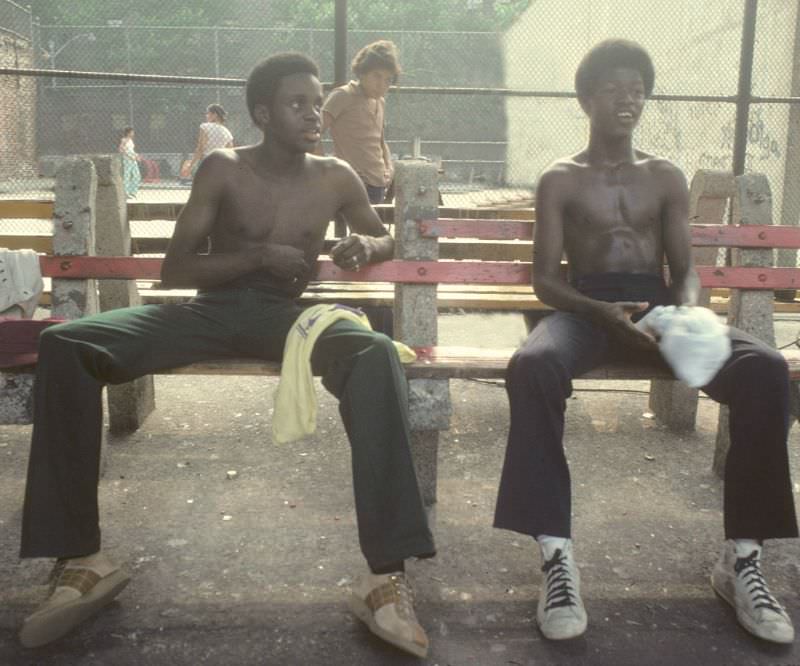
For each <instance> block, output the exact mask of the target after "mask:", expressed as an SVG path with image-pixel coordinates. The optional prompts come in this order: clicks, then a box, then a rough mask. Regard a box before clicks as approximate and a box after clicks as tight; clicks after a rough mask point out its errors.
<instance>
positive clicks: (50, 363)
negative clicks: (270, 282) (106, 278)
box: [21, 288, 435, 569]
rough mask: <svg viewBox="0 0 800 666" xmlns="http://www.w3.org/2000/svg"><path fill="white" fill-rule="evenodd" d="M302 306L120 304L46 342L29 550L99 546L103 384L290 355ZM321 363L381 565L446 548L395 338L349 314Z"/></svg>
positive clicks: (242, 298)
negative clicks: (426, 488) (413, 432)
mask: <svg viewBox="0 0 800 666" xmlns="http://www.w3.org/2000/svg"><path fill="white" fill-rule="evenodd" d="M301 311H302V308H301V307H299V306H298V305H297V304H295V303H294V301H292V300H291V299H288V298H286V297H284V296H279V295H276V294H274V293H269V292H265V291H259V290H254V289H244V288H239V289H230V290H220V291H216V292H209V293H206V294H202V295H200V296H198V297H197V298H196V299H195V300H193V301H191V302H189V303H184V304H180V305H145V306H141V307H136V308H122V309H119V310H111V311H109V312H104V313H103V314H100V315H96V316H93V317H85V318H83V319H78V320H75V321H72V322H69V323H66V324H61V325H58V326H52V327H51V328H49V329H47V330H46V331H44V333H43V334H42V336H41V338H40V345H39V347H40V350H39V362H38V365H37V368H36V385H35V395H34V401H35V402H34V410H35V411H34V425H33V438H32V443H31V455H30V461H29V465H28V479H27V486H26V490H25V506H24V511H23V522H22V547H21V555H22V557H76V556H80V555H87V554H90V553H93V552H95V551H97V550H98V549H99V547H100V527H99V520H98V508H97V483H98V473H99V469H98V468H99V460H100V435H101V427H102V407H101V400H100V398H101V390H102V387H103V385H104V384H107V383H108V384H118V383H122V382H127V381H130V380H132V379H135V378H136V377H141V376H142V375H146V374H150V373H152V372H157V371H158V370H161V369H164V368H172V367H176V366H180V365H186V364H188V363H193V362H198V361H203V360H211V359H220V358H226V357H236V356H252V357H255V358H262V359H265V360H269V361H279V360H280V359H281V357H282V355H283V347H284V342H285V340H286V335H287V333H288V331H289V329H290V327H291V326H292V324H293V323H294V321H295V319H296V318H297V316H298V315H299V314H300V312H301ZM311 362H312V368H313V369H314V371H315V373H317V374H319V375H321V376H322V381H323V384H324V385H325V388H327V389H328V390H329V391H330V392H331V393H333V394H334V395H335V396H336V397H337V398H338V399H339V411H340V413H341V415H342V421H343V423H344V426H345V429H346V431H347V435H348V438H349V440H350V445H351V450H352V463H353V487H354V491H355V505H356V514H357V518H358V532H359V542H360V544H361V549H362V552H363V553H364V555H365V557H366V559H367V562H368V563H369V565H370V566H371V567H372V568H373V569H376V568H381V567H384V566H386V565H388V564H390V563H395V562H397V561H399V560H402V559H405V558H407V557H412V556H418V557H424V556H429V555H431V554H433V552H434V550H435V548H434V544H433V539H432V537H431V533H430V530H429V528H428V524H427V519H426V516H425V511H424V508H423V505H422V499H421V496H420V492H419V488H418V485H417V478H416V473H415V471H414V466H413V462H412V459H411V453H410V449H409V441H410V434H409V425H408V400H407V383H406V378H405V373H404V371H403V368H402V366H401V365H400V360H399V358H398V356H397V352H396V350H395V348H394V345H393V344H392V342H391V340H389V338H387V337H386V336H385V335H382V334H380V333H375V332H373V331H369V330H368V329H365V328H363V327H361V326H359V325H357V324H355V323H353V322H350V321H338V322H336V323H334V324H333V325H332V326H330V327H329V328H328V329H326V330H325V331H324V332H323V333H322V334H321V335H320V337H319V338H318V340H317V342H316V344H315V346H314V351H313V354H312V357H311Z"/></svg>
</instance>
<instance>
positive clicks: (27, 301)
mask: <svg viewBox="0 0 800 666" xmlns="http://www.w3.org/2000/svg"><path fill="white" fill-rule="evenodd" d="M43 290H44V282H43V281H42V271H41V269H40V268H39V255H37V254H36V253H35V252H34V251H33V250H9V249H7V248H4V247H0V316H3V317H14V316H18V315H19V311H18V310H17V308H18V309H19V310H21V312H22V318H23V319H30V318H31V317H33V313H34V312H35V311H36V306H37V304H38V303H39V296H40V295H41V293H42V291H43Z"/></svg>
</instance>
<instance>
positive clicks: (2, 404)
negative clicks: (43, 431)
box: [0, 371, 34, 425]
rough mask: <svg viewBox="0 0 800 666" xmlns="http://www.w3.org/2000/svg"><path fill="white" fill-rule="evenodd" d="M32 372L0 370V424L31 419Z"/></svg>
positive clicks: (24, 422)
mask: <svg viewBox="0 0 800 666" xmlns="http://www.w3.org/2000/svg"><path fill="white" fill-rule="evenodd" d="M33 379H34V373H33V372H24V371H20V372H0V425H27V424H29V423H31V422H32V421H33Z"/></svg>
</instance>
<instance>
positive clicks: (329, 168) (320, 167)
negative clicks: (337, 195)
mask: <svg viewBox="0 0 800 666" xmlns="http://www.w3.org/2000/svg"><path fill="white" fill-rule="evenodd" d="M306 163H307V165H308V167H309V170H310V171H311V172H312V173H314V174H315V175H317V176H318V177H320V178H322V179H324V180H326V181H329V182H332V183H336V184H339V185H343V184H346V183H347V182H356V181H358V180H359V178H358V175H357V174H356V172H355V171H354V170H353V167H351V166H350V165H349V164H348V163H347V162H345V161H344V160H340V159H339V158H338V157H333V156H330V155H326V156H323V155H312V154H311V153H307V154H306Z"/></svg>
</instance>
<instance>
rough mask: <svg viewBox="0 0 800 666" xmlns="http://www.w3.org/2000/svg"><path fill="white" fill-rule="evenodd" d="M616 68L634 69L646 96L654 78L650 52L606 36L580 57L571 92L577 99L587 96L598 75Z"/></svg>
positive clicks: (593, 88)
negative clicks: (573, 89) (641, 82)
mask: <svg viewBox="0 0 800 666" xmlns="http://www.w3.org/2000/svg"><path fill="white" fill-rule="evenodd" d="M617 67H630V68H631V69H635V70H637V71H638V72H639V73H640V74H641V75H642V81H643V82H644V94H645V97H650V93H652V92H653V82H654V81H655V78H656V73H655V69H654V67H653V61H652V60H651V59H650V54H648V53H647V51H645V49H644V47H643V46H641V45H640V44H637V43H636V42H632V41H629V40H627V39H607V40H605V41H602V42H600V43H599V44H596V45H595V46H593V47H592V48H591V49H590V50H589V52H588V53H587V54H586V55H585V56H583V59H582V60H581V62H580V64H579V65H578V69H577V70H576V71H575V92H576V93H578V99H586V98H588V97H589V96H591V95H592V93H594V91H595V90H596V88H597V83H598V81H599V80H600V79H601V77H603V76H604V75H605V74H607V73H608V72H609V71H611V70H612V69H616V68H617Z"/></svg>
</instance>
